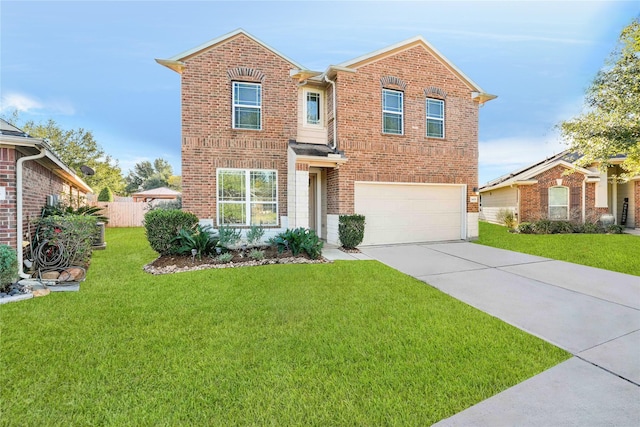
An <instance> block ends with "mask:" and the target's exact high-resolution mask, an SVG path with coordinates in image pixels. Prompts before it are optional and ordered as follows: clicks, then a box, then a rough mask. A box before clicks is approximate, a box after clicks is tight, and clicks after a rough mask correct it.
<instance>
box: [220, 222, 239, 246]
mask: <svg viewBox="0 0 640 427" xmlns="http://www.w3.org/2000/svg"><path fill="white" fill-rule="evenodd" d="M241 238H242V232H241V231H240V229H238V228H233V227H229V226H228V225H221V226H220V227H218V246H222V247H223V248H226V249H229V247H231V246H233V245H235V244H236V243H238V242H239V241H240V239H241Z"/></svg>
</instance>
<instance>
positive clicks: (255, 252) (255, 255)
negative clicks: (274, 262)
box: [249, 249, 264, 261]
mask: <svg viewBox="0 0 640 427" xmlns="http://www.w3.org/2000/svg"><path fill="white" fill-rule="evenodd" d="M249 258H251V259H255V260H256V261H260V260H261V259H264V251H261V250H259V249H252V250H251V252H249Z"/></svg>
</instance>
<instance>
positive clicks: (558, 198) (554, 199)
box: [549, 187, 569, 220]
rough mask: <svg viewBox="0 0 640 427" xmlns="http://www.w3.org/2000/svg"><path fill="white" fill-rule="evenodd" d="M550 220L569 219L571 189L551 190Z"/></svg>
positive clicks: (559, 188)
mask: <svg viewBox="0 0 640 427" xmlns="http://www.w3.org/2000/svg"><path fill="white" fill-rule="evenodd" d="M549 219H553V220H568V219H569V188H568V187H550V188H549Z"/></svg>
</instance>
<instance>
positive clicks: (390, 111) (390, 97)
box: [382, 89, 404, 135]
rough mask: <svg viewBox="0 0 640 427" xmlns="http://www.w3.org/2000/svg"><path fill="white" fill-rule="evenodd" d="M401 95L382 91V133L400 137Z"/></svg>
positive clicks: (386, 90) (397, 92)
mask: <svg viewBox="0 0 640 427" xmlns="http://www.w3.org/2000/svg"><path fill="white" fill-rule="evenodd" d="M403 95H404V94H403V93H402V92H400V91H398V90H390V89H382V133H391V134H395V135H402V115H403V105H402V104H403V103H402V98H403Z"/></svg>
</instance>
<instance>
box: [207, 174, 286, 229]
mask: <svg viewBox="0 0 640 427" xmlns="http://www.w3.org/2000/svg"><path fill="white" fill-rule="evenodd" d="M217 211H218V224H219V225H265V226H266V225H278V176H277V172H276V171H275V170H260V169H251V170H248V169H218V209H217Z"/></svg>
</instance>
